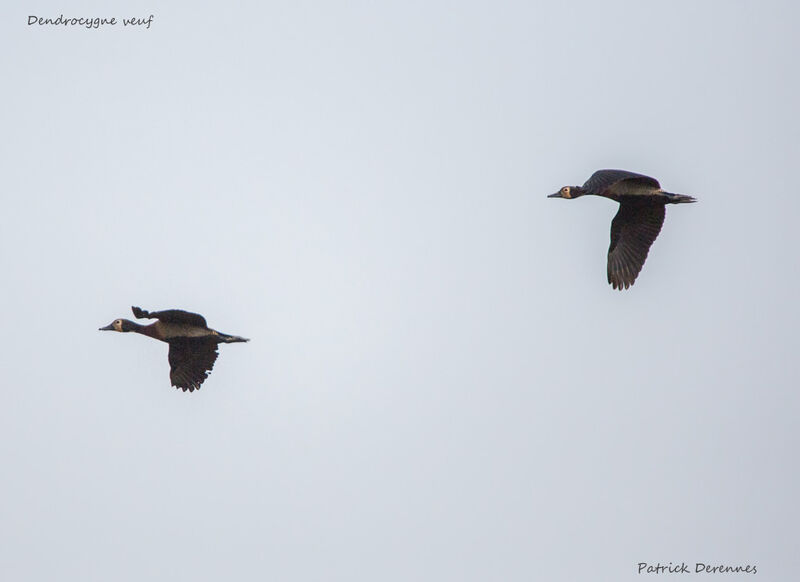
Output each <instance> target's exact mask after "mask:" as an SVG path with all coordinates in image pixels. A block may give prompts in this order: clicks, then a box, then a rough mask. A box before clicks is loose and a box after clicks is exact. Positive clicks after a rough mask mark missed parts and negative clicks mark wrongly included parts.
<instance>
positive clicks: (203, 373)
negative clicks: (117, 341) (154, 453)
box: [100, 307, 250, 392]
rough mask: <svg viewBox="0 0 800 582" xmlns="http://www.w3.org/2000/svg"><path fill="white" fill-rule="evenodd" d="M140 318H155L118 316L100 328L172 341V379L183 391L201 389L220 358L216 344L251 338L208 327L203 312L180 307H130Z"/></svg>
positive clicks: (170, 350) (170, 364)
mask: <svg viewBox="0 0 800 582" xmlns="http://www.w3.org/2000/svg"><path fill="white" fill-rule="evenodd" d="M131 309H132V310H133V315H134V316H135V317H136V318H137V319H155V320H157V321H156V322H155V323H151V324H150V325H140V324H138V323H135V322H133V321H130V320H128V319H115V320H114V321H112V322H111V323H110V324H108V325H107V326H105V327H101V328H100V331H119V332H123V333H124V332H134V333H139V334H142V335H146V336H148V337H151V338H153V339H157V340H161V341H162V342H167V343H168V344H169V355H168V359H169V368H170V371H169V379H170V381H171V382H172V385H173V386H175V387H176V388H180V389H181V390H183V391H184V392H186V391H187V390H188V391H189V392H192V391H194V390H199V389H200V385H201V384H202V383H203V381H204V380H205V379H206V377H208V374H209V373H210V372H211V369H212V368H213V367H214V362H216V360H217V345H218V344H221V343H226V344H227V343H234V342H246V341H250V340H248V339H246V338H243V337H239V336H236V335H228V334H226V333H222V332H219V331H216V330H213V329H211V328H209V327H208V325H207V324H206V320H205V318H204V317H203V316H202V315H198V314H197V313H189V312H188V311H183V310H181V309H167V310H166V311H153V312H150V311H145V310H144V309H140V308H138V307H131Z"/></svg>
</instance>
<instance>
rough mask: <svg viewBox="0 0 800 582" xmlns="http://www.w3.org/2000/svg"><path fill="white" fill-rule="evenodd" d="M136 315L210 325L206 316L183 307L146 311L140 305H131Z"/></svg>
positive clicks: (198, 325) (204, 325) (167, 321)
mask: <svg viewBox="0 0 800 582" xmlns="http://www.w3.org/2000/svg"><path fill="white" fill-rule="evenodd" d="M131 310H132V311H133V315H134V317H136V318H138V319H143V318H147V319H158V320H159V321H163V322H164V323H185V324H187V325H193V326H197V327H208V324H206V318H205V317H203V316H202V315H199V314H197V313H190V312H188V311H184V310H182V309H166V310H164V311H146V310H144V309H141V308H139V307H131Z"/></svg>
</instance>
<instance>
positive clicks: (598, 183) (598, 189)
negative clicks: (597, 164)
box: [583, 170, 661, 195]
mask: <svg viewBox="0 0 800 582" xmlns="http://www.w3.org/2000/svg"><path fill="white" fill-rule="evenodd" d="M622 181H625V182H629V183H632V184H641V185H642V186H644V187H647V188H656V189H658V188H661V184H659V183H658V180H656V179H655V178H651V177H650V176H645V175H644V174H637V173H636V172H628V171H627V170H597V171H596V172H595V173H594V174H592V176H591V177H590V178H589V179H588V180H586V183H585V184H584V185H583V189H584V190H586V192H587V193H588V194H598V195H599V194H602V193H603V192H604V191H605V190H606V189H608V188H610V187H611V186H613V185H614V184H617V183H619V182H622Z"/></svg>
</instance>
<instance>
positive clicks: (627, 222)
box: [608, 202, 664, 289]
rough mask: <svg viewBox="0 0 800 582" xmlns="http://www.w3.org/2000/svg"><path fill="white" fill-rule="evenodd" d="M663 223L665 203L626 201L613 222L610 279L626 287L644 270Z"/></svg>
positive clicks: (619, 286) (614, 284) (615, 287)
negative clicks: (645, 262) (643, 267)
mask: <svg viewBox="0 0 800 582" xmlns="http://www.w3.org/2000/svg"><path fill="white" fill-rule="evenodd" d="M663 224H664V204H663V203H658V202H656V203H649V204H638V203H635V202H623V203H622V204H620V205H619V211H618V212H617V215H616V216H615V217H614V220H612V221H611V246H609V247H608V282H609V283H611V285H612V286H613V287H614V289H623V288H625V289H627V288H628V287H630V286H631V285H633V282H634V281H636V277H637V276H638V275H639V272H640V271H641V270H642V266H643V265H644V261H645V259H647V252H648V251H649V250H650V245H652V244H653V241H654V240H656V237H657V236H658V233H659V232H661V225H663Z"/></svg>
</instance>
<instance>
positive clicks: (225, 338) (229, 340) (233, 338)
mask: <svg viewBox="0 0 800 582" xmlns="http://www.w3.org/2000/svg"><path fill="white" fill-rule="evenodd" d="M217 335H218V336H219V339H220V341H222V342H224V343H226V344H233V343H236V342H249V341H250V340H249V339H247V338H246V337H239V336H238V335H228V334H227V333H222V332H219V331H218V332H217Z"/></svg>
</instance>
